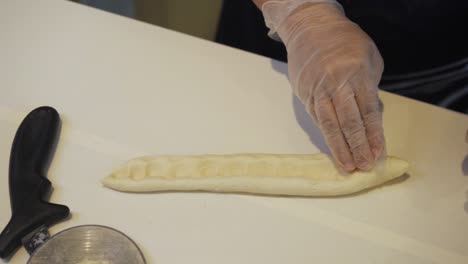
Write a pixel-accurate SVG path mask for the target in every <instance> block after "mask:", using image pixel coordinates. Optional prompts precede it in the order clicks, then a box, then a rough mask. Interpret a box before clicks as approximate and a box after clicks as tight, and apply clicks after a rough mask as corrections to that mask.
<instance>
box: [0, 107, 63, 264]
mask: <svg viewBox="0 0 468 264" xmlns="http://www.w3.org/2000/svg"><path fill="white" fill-rule="evenodd" d="M59 128H60V117H59V114H58V112H57V111H56V110H55V109H54V108H52V107H48V106H43V107H39V108H36V109H35V110H33V111H32V112H30V113H29V114H28V115H27V116H26V117H25V118H24V120H23V122H22V123H21V124H20V126H19V128H18V130H17V132H16V135H15V139H14V141H13V145H12V148H11V154H10V168H9V187H10V204H11V211H12V212H11V215H12V216H11V219H10V221H9V223H8V225H7V226H6V227H5V229H4V230H3V231H2V233H1V234H0V257H1V258H6V257H8V256H10V255H11V253H13V252H14V251H15V249H16V248H18V247H19V246H20V245H21V239H22V238H23V237H25V236H27V235H28V234H29V233H31V232H33V231H34V230H36V229H37V228H39V227H40V226H43V225H45V226H50V225H52V224H54V223H56V222H58V221H60V220H63V219H65V218H66V217H67V216H68V215H69V212H70V210H69V209H68V207H66V206H64V205H58V204H51V203H49V202H47V201H46V199H47V196H48V195H49V192H50V190H51V186H52V185H51V183H50V181H49V180H48V179H46V177H45V174H46V172H47V169H48V166H49V163H50V161H51V159H52V156H53V152H54V149H55V143H56V142H57V139H58V132H59Z"/></svg>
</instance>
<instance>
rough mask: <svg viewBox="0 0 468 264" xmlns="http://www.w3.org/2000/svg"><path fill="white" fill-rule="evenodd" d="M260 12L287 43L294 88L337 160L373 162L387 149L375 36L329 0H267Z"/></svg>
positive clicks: (354, 164) (349, 166)
mask: <svg viewBox="0 0 468 264" xmlns="http://www.w3.org/2000/svg"><path fill="white" fill-rule="evenodd" d="M262 12H263V15H264V18H265V22H266V25H267V26H268V27H269V28H270V33H269V34H270V36H273V37H274V36H275V35H276V36H277V37H279V39H280V40H281V41H282V42H283V43H284V45H285V46H286V49H287V52H288V72H289V74H288V75H289V80H290V83H291V86H292V88H293V91H294V93H295V94H296V95H297V96H298V98H299V99H300V100H301V102H302V103H303V104H304V105H305V107H306V109H307V112H308V113H309V114H310V115H311V117H312V118H313V120H314V121H315V122H316V124H317V125H318V126H319V127H320V129H321V131H322V134H323V135H324V137H325V139H326V141H327V144H328V146H329V148H330V150H331V152H332V155H333V156H334V158H335V159H336V160H337V162H338V164H339V165H341V166H342V167H343V168H345V169H346V170H348V171H352V170H354V169H355V168H359V169H363V170H368V169H370V168H372V167H373V165H374V164H375V161H376V160H377V159H378V158H379V157H380V156H382V155H383V153H384V149H385V147H384V145H385V143H384V135H383V128H382V113H381V110H380V109H379V108H380V107H379V99H378V94H377V85H378V83H379V81H380V78H381V75H382V72H383V67H384V65H383V60H382V58H381V56H380V53H379V51H378V50H377V47H376V46H375V44H374V42H373V41H372V40H371V39H370V37H369V36H368V35H367V34H366V33H365V32H363V31H362V30H361V29H360V28H359V26H358V25H356V24H355V23H353V22H351V21H350V20H349V19H348V18H346V16H345V15H344V12H343V10H342V8H341V5H339V4H338V3H337V2H336V1H333V0H309V1H307V0H283V1H273V0H270V1H266V2H265V3H264V4H263V5H262Z"/></svg>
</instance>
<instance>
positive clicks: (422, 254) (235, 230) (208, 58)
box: [0, 0, 468, 264]
mask: <svg viewBox="0 0 468 264" xmlns="http://www.w3.org/2000/svg"><path fill="white" fill-rule="evenodd" d="M284 72H286V65H284V64H282V63H277V62H273V61H271V60H270V59H268V58H264V57H260V56H256V55H252V54H249V53H245V52H242V51H239V50H235V49H232V48H228V47H224V46H220V45H217V44H214V43H211V42H208V41H204V40H199V39H196V38H193V37H190V36H187V35H183V34H179V33H176V32H172V31H168V30H165V29H162V28H158V27H155V26H151V25H148V24H143V23H140V22H137V21H133V20H130V19H128V18H124V17H119V16H115V15H112V14H108V13H105V12H102V11H99V10H95V9H91V8H88V7H85V6H81V5H77V4H74V3H70V2H67V1H61V0H42V1H25V0H21V1H19V0H3V1H0V94H1V96H0V226H2V227H3V226H5V225H6V223H7V221H8V219H9V218H10V208H9V198H8V177H7V175H8V159H9V151H10V147H11V143H12V140H13V137H14V133H15V131H16V129H17V127H18V125H19V123H20V122H21V120H22V118H23V117H24V116H25V115H26V114H27V113H28V112H29V111H31V110H32V109H34V108H36V107H37V106H41V105H50V106H53V107H54V108H56V109H57V110H58V111H59V113H60V115H61V118H62V122H63V124H62V132H61V135H60V142H59V144H58V147H57V151H56V154H55V158H54V160H53V162H52V165H51V168H50V170H49V179H50V180H51V181H52V182H53V184H54V192H53V194H52V197H51V202H56V203H61V204H66V205H68V206H69V207H70V209H71V212H72V218H71V219H70V220H68V221H66V222H63V223H61V224H59V225H56V226H53V227H52V228H51V233H52V234H55V233H57V232H59V231H61V230H63V229H65V228H68V227H73V226H76V225H81V224H98V225H107V226H110V227H112V228H116V229H118V230H120V231H122V232H124V233H126V234H127V235H128V236H129V237H131V238H132V239H133V240H135V242H136V243H137V244H138V245H139V246H140V247H141V249H142V251H143V253H144V254H145V257H146V258H147V260H148V262H149V263H160V264H166V263H167V264H169V263H170V264H174V263H180V264H185V263H203V264H208V263H224V264H227V263H269V264H275V263H278V264H283V263H312V262H313V263H412V264H418V263H468V193H467V192H468V175H467V173H468V172H467V170H468V168H467V166H468V165H467V161H466V160H467V158H466V155H467V154H468V146H467V144H466V143H465V133H466V130H467V129H468V117H467V116H463V115H461V114H457V113H454V112H449V111H447V110H444V109H440V108H436V107H433V106H430V105H427V104H422V103H419V102H416V101H413V100H408V99H405V98H402V97H399V96H395V95H391V94H388V93H382V94H381V95H382V100H383V103H384V122H385V133H386V139H387V144H388V153H389V154H392V155H396V156H399V157H402V158H404V159H407V160H408V161H409V162H410V165H411V168H410V171H409V173H408V174H409V177H408V178H407V179H406V180H405V181H403V182H399V183H397V184H393V185H388V186H384V187H382V188H378V189H374V190H372V191H370V192H366V193H361V194H359V195H355V196H348V197H341V198H283V197H263V196H248V195H234V194H208V193H159V194H158V193H151V194H128V193H119V192H115V191H112V190H109V189H106V188H104V187H103V186H101V184H100V183H99V180H100V179H101V178H103V177H105V176H107V174H108V173H109V172H111V170H112V169H113V168H114V167H115V166H117V165H120V164H121V163H122V162H124V161H126V160H127V159H131V158H134V157H136V156H140V155H148V154H198V153H208V154H209V153H213V154H217V153H235V152H268V153H316V152H318V151H320V150H326V148H325V145H324V144H323V141H322V140H321V136H320V132H319V131H318V130H317V128H315V127H314V126H313V125H312V123H311V121H310V120H309V118H308V117H307V115H306V113H305V112H304V109H303V108H302V106H301V104H300V103H298V101H297V100H295V99H294V97H293V96H292V93H291V89H290V87H289V84H288V81H287V77H286V75H285V74H284ZM26 259H27V254H26V252H25V250H24V249H21V250H20V251H18V252H17V254H16V256H15V257H14V258H13V259H12V260H11V263H25V260H26Z"/></svg>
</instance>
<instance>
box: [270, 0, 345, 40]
mask: <svg viewBox="0 0 468 264" xmlns="http://www.w3.org/2000/svg"><path fill="white" fill-rule="evenodd" d="M307 3H331V4H335V5H336V6H337V7H338V8H339V9H340V10H341V11H342V12H343V13H344V10H343V7H342V6H341V4H340V3H338V2H337V1H336V0H270V1H266V2H265V3H264V4H263V5H262V8H261V9H262V13H263V17H264V20H265V25H266V26H267V27H268V28H269V29H270V30H269V31H268V36H269V37H270V38H271V39H274V40H276V41H279V42H282V40H281V38H280V37H279V36H278V33H277V30H278V28H279V27H280V26H281V25H282V24H283V22H284V21H285V20H286V18H288V16H289V15H290V14H291V13H292V12H293V11H294V10H296V9H297V8H298V7H300V6H302V5H304V4H307Z"/></svg>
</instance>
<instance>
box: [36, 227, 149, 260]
mask: <svg viewBox="0 0 468 264" xmlns="http://www.w3.org/2000/svg"><path fill="white" fill-rule="evenodd" d="M46 263H47V264H110V263H112V264H120V263H121V264H128V263H132V264H144V263H145V259H144V257H143V254H142V252H141V251H140V249H139V248H138V246H137V245H136V244H135V242H133V241H132V240H131V239H130V238H129V237H127V236H126V235H125V234H123V233H122V232H120V231H117V230H115V229H113V228H110V227H106V226H99V225H82V226H76V227H72V228H70V229H66V230H64V231H62V232H59V233H57V234H55V235H54V236H53V237H51V238H50V239H49V240H47V242H45V243H44V244H43V245H42V246H41V247H39V248H37V249H36V250H35V251H34V252H33V254H32V255H31V258H30V259H29V261H28V264H46Z"/></svg>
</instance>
